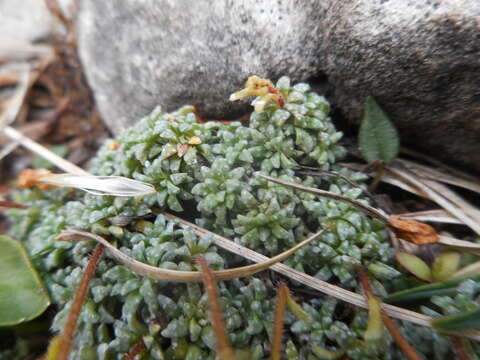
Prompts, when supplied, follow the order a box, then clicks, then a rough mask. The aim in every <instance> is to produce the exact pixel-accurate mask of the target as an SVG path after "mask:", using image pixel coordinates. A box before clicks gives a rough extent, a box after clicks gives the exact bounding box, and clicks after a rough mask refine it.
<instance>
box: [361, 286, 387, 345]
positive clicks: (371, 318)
mask: <svg viewBox="0 0 480 360" xmlns="http://www.w3.org/2000/svg"><path fill="white" fill-rule="evenodd" d="M382 337H383V322H382V314H381V308H380V301H378V300H377V299H376V298H375V297H374V296H371V295H369V296H368V326H367V329H366V330H365V332H364V333H363V338H364V339H365V340H366V341H378V340H380V339H381V338H382Z"/></svg>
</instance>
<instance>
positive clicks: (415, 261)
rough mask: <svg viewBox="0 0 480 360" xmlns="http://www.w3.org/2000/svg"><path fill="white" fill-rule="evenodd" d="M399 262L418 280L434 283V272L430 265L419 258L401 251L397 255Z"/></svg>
mask: <svg viewBox="0 0 480 360" xmlns="http://www.w3.org/2000/svg"><path fill="white" fill-rule="evenodd" d="M395 257H396V259H397V261H398V262H399V263H400V265H402V266H403V267H404V268H405V269H407V270H408V271H409V272H410V273H412V274H413V275H415V276H416V277H417V278H419V279H422V280H425V281H429V282H430V281H432V271H431V270H430V268H429V267H428V265H427V264H426V263H425V261H423V260H422V259H420V258H419V257H418V256H415V255H412V254H409V253H407V252H403V251H399V252H397V254H396V255H395Z"/></svg>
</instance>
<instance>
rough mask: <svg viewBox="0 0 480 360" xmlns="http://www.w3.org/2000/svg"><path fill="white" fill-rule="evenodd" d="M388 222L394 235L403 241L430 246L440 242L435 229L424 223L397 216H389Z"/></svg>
mask: <svg viewBox="0 0 480 360" xmlns="http://www.w3.org/2000/svg"><path fill="white" fill-rule="evenodd" d="M388 220H389V225H390V226H391V227H392V229H393V231H394V232H395V234H396V235H397V236H398V237H400V238H402V239H403V240H407V241H410V242H412V243H414V244H417V245H423V244H432V243H436V242H438V241H439V240H440V237H439V236H438V234H437V232H436V231H435V229H434V228H433V227H431V226H430V225H427V224H425V223H421V222H419V221H416V220H410V219H409V220H406V219H402V218H401V217H400V216H397V215H390V216H389V217H388Z"/></svg>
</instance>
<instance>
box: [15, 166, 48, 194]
mask: <svg viewBox="0 0 480 360" xmlns="http://www.w3.org/2000/svg"><path fill="white" fill-rule="evenodd" d="M50 174H51V172H50V171H48V170H47V169H25V170H23V171H22V172H21V173H20V174H19V175H18V177H17V184H18V186H19V187H21V188H24V189H27V188H32V187H38V188H39V189H40V190H48V189H51V188H52V186H51V185H46V184H42V183H40V182H39V181H38V180H39V179H40V178H41V177H43V176H46V175H50Z"/></svg>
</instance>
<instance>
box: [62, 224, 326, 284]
mask: <svg viewBox="0 0 480 360" xmlns="http://www.w3.org/2000/svg"><path fill="white" fill-rule="evenodd" d="M322 233H323V230H321V231H319V232H317V233H316V234H314V235H312V236H310V237H308V238H307V239H305V240H303V241H302V242H300V243H298V244H297V245H295V246H294V247H292V248H291V249H289V250H287V251H284V252H283V253H281V254H279V255H277V256H275V257H273V258H265V260H264V261H262V262H259V263H258V264H253V265H247V266H240V267H237V268H233V269H227V270H218V271H214V272H213V273H214V275H215V278H216V279H217V280H218V281H223V280H231V279H235V278H238V277H245V276H250V275H253V274H256V273H258V272H260V271H263V270H266V269H268V268H269V267H270V266H272V265H274V264H276V263H278V262H281V261H283V260H285V259H286V258H288V257H289V256H290V255H292V254H293V253H294V252H295V251H297V250H298V249H300V248H301V247H303V246H305V245H307V244H308V243H310V242H311V241H313V240H315V239H316V238H318V237H319V236H320V235H321V234H322ZM58 239H59V240H63V241H75V240H85V239H90V240H95V241H96V242H98V243H99V244H102V245H104V246H105V247H106V248H107V250H108V252H109V254H110V256H112V257H113V258H114V259H115V260H117V261H118V262H119V263H121V264H122V265H124V266H125V267H127V268H128V269H130V270H131V271H133V272H134V273H136V274H139V275H142V276H145V277H148V278H150V279H154V280H162V281H171V282H182V283H184V282H202V274H201V272H199V271H180V270H169V269H163V268H159V267H155V266H151V265H148V264H145V263H142V262H140V261H137V260H135V259H133V258H131V257H129V256H128V255H126V254H124V253H123V252H121V251H120V250H118V249H117V248H116V247H114V246H113V245H112V244H110V243H109V242H108V241H107V240H105V239H104V238H103V237H101V236H99V235H97V234H93V233H90V232H86V231H80V230H75V229H68V230H64V231H62V232H61V233H60V235H59V236H58ZM227 241H230V240H227Z"/></svg>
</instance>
